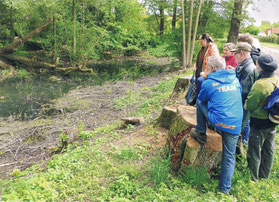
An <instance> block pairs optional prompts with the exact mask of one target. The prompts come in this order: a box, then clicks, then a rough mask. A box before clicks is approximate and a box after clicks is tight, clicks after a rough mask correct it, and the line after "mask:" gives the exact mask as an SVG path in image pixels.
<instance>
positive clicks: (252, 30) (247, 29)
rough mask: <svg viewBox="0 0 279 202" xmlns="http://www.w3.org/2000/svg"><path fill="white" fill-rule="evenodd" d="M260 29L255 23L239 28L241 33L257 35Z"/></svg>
mask: <svg viewBox="0 0 279 202" xmlns="http://www.w3.org/2000/svg"><path fill="white" fill-rule="evenodd" d="M260 31H261V30H260V28H259V27H257V26H255V25H249V26H247V27H245V28H243V29H241V32H242V33H249V34H252V35H257V34H258V33H260Z"/></svg>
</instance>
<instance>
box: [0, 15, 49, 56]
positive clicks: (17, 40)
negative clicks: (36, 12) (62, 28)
mask: <svg viewBox="0 0 279 202" xmlns="http://www.w3.org/2000/svg"><path fill="white" fill-rule="evenodd" d="M52 21H53V17H51V19H50V20H49V21H48V22H46V23H45V24H43V25H42V26H40V27H38V28H36V29H35V30H33V31H32V32H30V33H28V34H27V35H26V36H24V37H22V38H18V37H17V38H15V40H14V41H13V42H12V43H11V44H10V45H8V46H4V47H2V48H0V55H3V54H10V53H13V52H15V51H16V50H17V48H18V47H19V46H20V45H21V44H23V43H25V42H26V41H28V40H29V39H31V38H32V37H33V36H35V35H36V34H38V33H39V32H41V31H42V30H43V29H44V28H45V27H47V26H48V25H49V24H51V22H52Z"/></svg>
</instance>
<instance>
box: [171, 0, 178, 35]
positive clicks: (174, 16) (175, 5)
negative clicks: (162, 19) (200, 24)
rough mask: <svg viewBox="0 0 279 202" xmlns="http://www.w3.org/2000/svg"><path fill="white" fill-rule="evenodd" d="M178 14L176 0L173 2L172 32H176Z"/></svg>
mask: <svg viewBox="0 0 279 202" xmlns="http://www.w3.org/2000/svg"><path fill="white" fill-rule="evenodd" d="M176 12H177V0H174V2H173V11H172V23H171V26H172V31H174V30H175V27H176Z"/></svg>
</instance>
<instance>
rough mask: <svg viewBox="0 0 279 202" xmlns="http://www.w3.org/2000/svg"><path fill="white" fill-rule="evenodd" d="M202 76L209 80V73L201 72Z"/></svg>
mask: <svg viewBox="0 0 279 202" xmlns="http://www.w3.org/2000/svg"><path fill="white" fill-rule="evenodd" d="M200 75H201V76H202V77H203V78H205V79H207V77H208V73H207V72H201V73H200Z"/></svg>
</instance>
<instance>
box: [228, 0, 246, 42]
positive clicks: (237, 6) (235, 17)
mask: <svg viewBox="0 0 279 202" xmlns="http://www.w3.org/2000/svg"><path fill="white" fill-rule="evenodd" d="M242 6H243V0H236V1H235V2H234V9H233V13H232V20H231V27H230V31H229V36H228V40H227V42H231V43H234V44H236V43H237V38H238V33H239V28H240V23H241V13H242Z"/></svg>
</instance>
